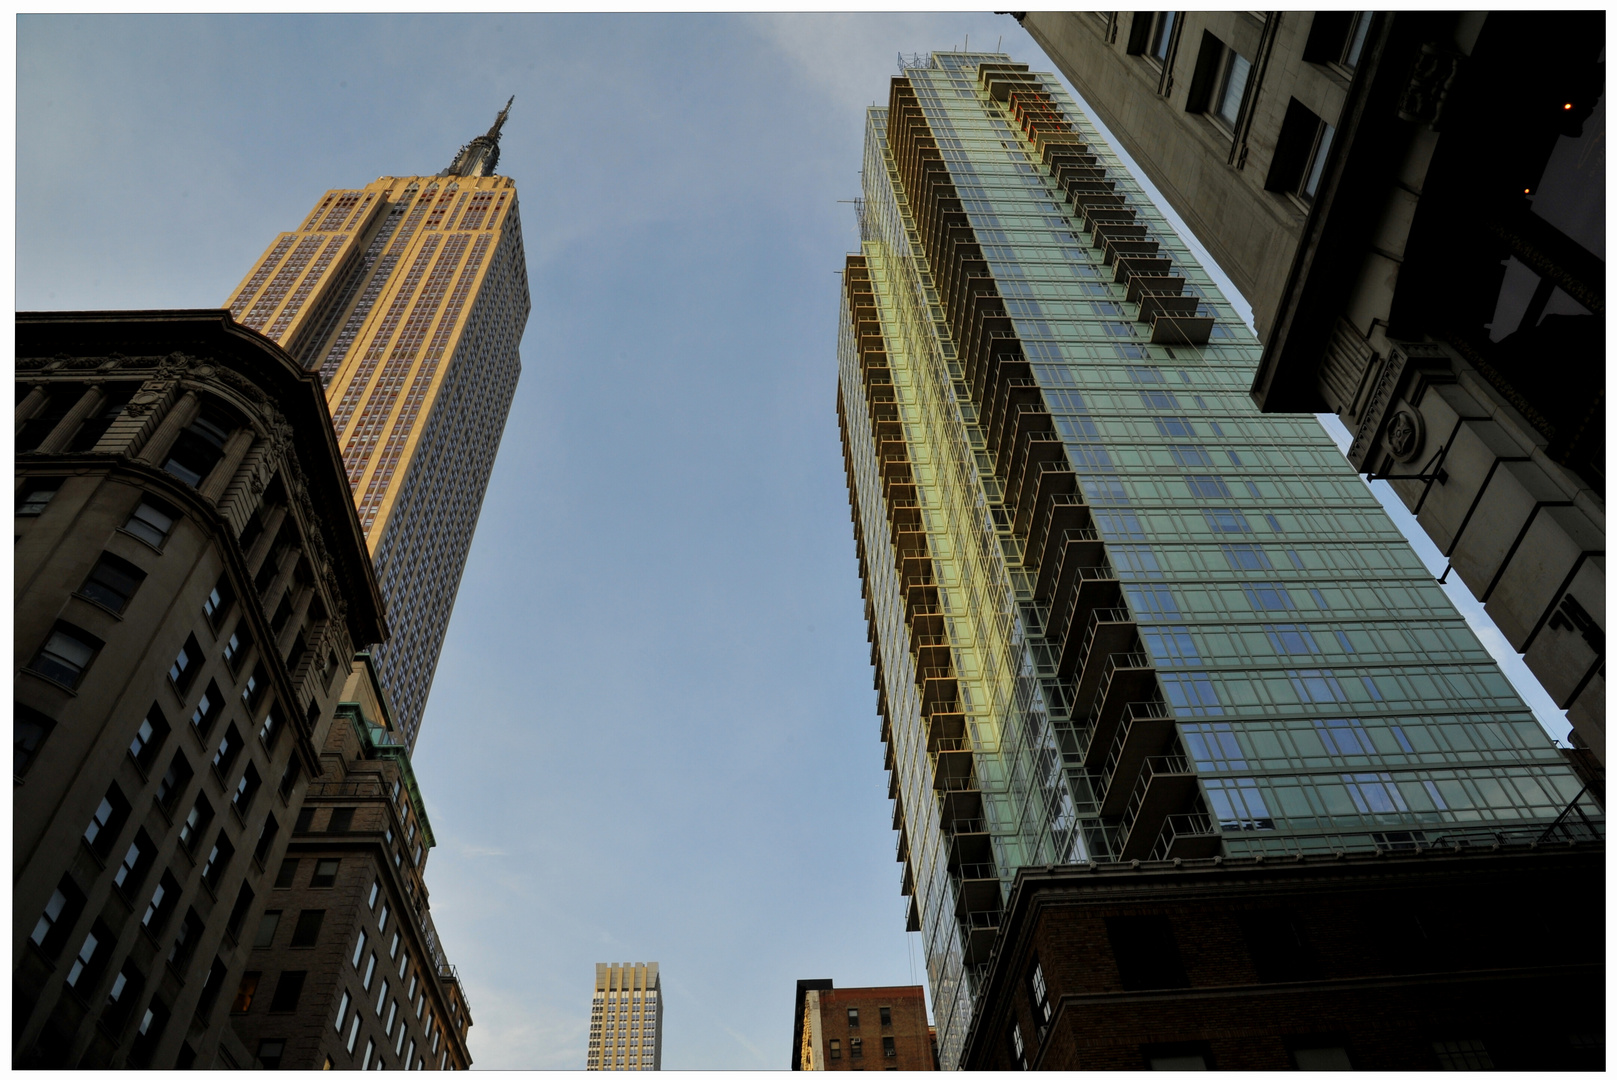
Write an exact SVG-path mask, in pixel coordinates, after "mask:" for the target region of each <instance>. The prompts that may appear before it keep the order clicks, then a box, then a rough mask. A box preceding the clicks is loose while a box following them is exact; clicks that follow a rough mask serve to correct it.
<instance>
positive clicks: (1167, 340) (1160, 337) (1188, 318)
mask: <svg viewBox="0 0 1617 1080" xmlns="http://www.w3.org/2000/svg"><path fill="white" fill-rule="evenodd" d="M1142 321H1143V320H1142ZM1212 334H1213V319H1212V318H1211V317H1210V316H1200V315H1170V314H1163V313H1159V314H1156V315H1153V316H1152V317H1151V343H1152V344H1154V345H1205V344H1207V339H1208V338H1210V337H1212Z"/></svg>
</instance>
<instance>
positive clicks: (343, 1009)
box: [332, 990, 354, 1035]
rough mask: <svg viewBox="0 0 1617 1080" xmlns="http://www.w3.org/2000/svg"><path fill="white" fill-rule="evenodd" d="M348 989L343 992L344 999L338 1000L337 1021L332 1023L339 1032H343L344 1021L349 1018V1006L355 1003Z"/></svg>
mask: <svg viewBox="0 0 1617 1080" xmlns="http://www.w3.org/2000/svg"><path fill="white" fill-rule="evenodd" d="M353 1000H354V999H353V998H352V997H350V996H349V993H348V991H346V990H344V991H343V992H342V1000H341V1001H339V1002H337V1022H336V1023H335V1024H333V1025H332V1027H333V1029H334V1030H335V1031H336V1032H337V1034H339V1035H341V1034H342V1022H343V1021H344V1020H346V1019H347V1018H348V1006H349V1005H350V1004H352V1003H353Z"/></svg>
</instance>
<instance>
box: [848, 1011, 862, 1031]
mask: <svg viewBox="0 0 1617 1080" xmlns="http://www.w3.org/2000/svg"><path fill="white" fill-rule="evenodd" d="M848 1026H849V1027H851V1028H856V1027H858V1026H859V1010H858V1009H849V1010H848Z"/></svg>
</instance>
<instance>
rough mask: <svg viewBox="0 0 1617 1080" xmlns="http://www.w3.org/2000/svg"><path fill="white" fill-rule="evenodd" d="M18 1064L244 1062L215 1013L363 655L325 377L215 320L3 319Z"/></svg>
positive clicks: (358, 580) (360, 594) (377, 602)
mask: <svg viewBox="0 0 1617 1080" xmlns="http://www.w3.org/2000/svg"><path fill="white" fill-rule="evenodd" d="M16 356H17V360H16V365H17V410H16V416H17V459H16V471H17V482H18V485H17V506H16V519H15V521H16V524H15V540H16V544H15V548H14V555H13V559H14V566H15V570H16V579H15V593H14V596H15V599H14V608H13V627H14V631H15V639H14V651H13V668H12V672H13V683H14V698H15V703H14V728H13V732H14V743H15V758H14V764H13V769H14V778H15V779H14V785H15V786H14V789H13V809H14V815H15V816H14V820H13V826H12V842H13V854H12V860H13V861H12V882H13V884H12V903H13V916H12V1001H13V1011H12V1047H13V1049H12V1054H13V1057H12V1063H13V1065H14V1066H16V1067H25V1068H40V1067H67V1066H77V1067H79V1068H103V1067H122V1066H132V1067H140V1068H144V1067H153V1068H165V1069H166V1068H175V1067H178V1068H188V1067H191V1066H193V1065H195V1066H199V1067H236V1066H241V1067H245V1066H247V1065H249V1064H251V1057H250V1053H249V1051H247V1050H246V1049H245V1048H244V1047H243V1046H242V1044H241V1043H240V1042H239V1041H237V1040H236V1039H235V1037H234V1034H233V1033H232V1031H231V1028H230V1025H229V1024H228V1023H227V1022H226V1021H225V1011H226V1009H227V1008H228V1006H229V1002H230V993H229V990H230V989H231V988H233V987H235V986H236V985H237V984H238V983H239V982H240V979H241V975H242V972H243V971H244V970H245V969H246V968H247V964H248V954H249V952H250V944H251V943H250V941H248V940H247V932H248V931H250V928H252V927H255V926H257V925H258V923H259V917H260V913H261V912H262V910H263V908H264V907H265V901H266V898H267V896H268V894H269V893H270V891H271V888H270V884H271V882H270V878H269V875H270V874H272V873H273V868H275V867H276V866H278V865H280V863H281V858H282V854H283V850H284V848H285V846H286V843H287V841H288V839H289V838H290V837H291V835H292V832H293V828H292V826H293V818H294V816H295V814H296V813H297V808H298V806H299V805H300V803H301V801H302V798H303V795H304V790H305V788H306V786H307V784H308V778H309V776H310V774H312V773H318V772H319V771H320V759H319V752H318V750H319V747H320V746H321V745H323V744H324V742H325V741H326V738H327V733H328V731H329V729H330V728H331V724H332V719H333V717H334V716H335V714H336V706H337V701H338V698H339V694H338V690H339V689H340V687H341V685H342V678H343V673H344V672H346V671H347V670H348V658H349V657H351V656H352V655H353V653H354V650H355V648H356V646H359V645H363V644H366V643H370V642H375V641H379V640H382V639H383V638H385V636H386V627H385V624H384V622H383V615H382V600H381V597H380V595H379V591H378V589H377V585H376V580H375V577H374V575H373V573H372V570H371V563H370V558H369V556H368V553H367V552H366V549H365V542H364V536H363V533H362V532H361V530H360V528H359V522H358V519H357V517H356V514H355V511H354V506H353V502H352V499H351V496H350V494H349V489H348V483H347V480H346V478H345V476H344V475H343V471H342V462H341V457H340V455H339V454H338V451H337V444H336V440H335V438H334V436H333V434H332V430H331V422H330V418H329V416H328V414H327V412H326V404H325V395H324V393H323V390H322V387H321V384H320V380H319V377H318V375H316V374H315V373H313V372H307V371H304V370H302V369H300V368H299V367H298V365H297V364H296V363H294V362H293V361H292V360H291V358H290V357H288V356H287V355H286V354H285V353H284V352H282V351H281V350H280V349H279V348H278V347H277V346H275V345H274V344H272V343H270V342H269V341H267V340H266V339H264V338H262V337H260V336H259V335H257V334H255V333H253V332H252V331H249V330H244V329H242V328H240V327H238V326H236V325H234V324H233V323H232V322H231V320H230V318H229V315H228V313H227V312H224V311H133V312H60V313H35V314H26V313H25V314H21V315H19V316H18V318H17V336H16Z"/></svg>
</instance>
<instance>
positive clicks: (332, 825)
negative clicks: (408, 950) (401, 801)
mask: <svg viewBox="0 0 1617 1080" xmlns="http://www.w3.org/2000/svg"><path fill="white" fill-rule="evenodd" d="M353 827H354V808H353V807H352V806H339V807H337V808H336V809H335V810H333V811H332V812H331V817H330V818H329V819H327V821H326V831H327V832H329V833H345V832H348V831H350V830H351V829H353ZM383 929H386V927H383Z"/></svg>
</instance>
